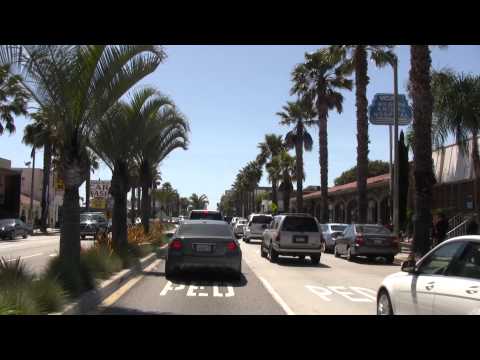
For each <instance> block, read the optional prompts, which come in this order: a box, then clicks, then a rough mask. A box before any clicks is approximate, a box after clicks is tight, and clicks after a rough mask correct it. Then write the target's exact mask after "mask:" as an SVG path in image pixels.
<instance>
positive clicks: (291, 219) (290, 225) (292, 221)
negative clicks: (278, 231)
mask: <svg viewBox="0 0 480 360" xmlns="http://www.w3.org/2000/svg"><path fill="white" fill-rule="evenodd" d="M282 230H283V231H305V232H318V226H317V223H316V222H315V220H314V219H312V218H309V217H297V216H288V217H286V218H285V220H284V222H283V226H282Z"/></svg>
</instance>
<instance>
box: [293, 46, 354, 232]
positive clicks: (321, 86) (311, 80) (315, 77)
mask: <svg viewBox="0 0 480 360" xmlns="http://www.w3.org/2000/svg"><path fill="white" fill-rule="evenodd" d="M339 55H340V54H339V53H338V52H337V53H334V54H330V53H329V52H328V50H327V49H321V50H319V51H317V52H315V53H313V54H308V53H307V54H305V62H304V63H302V64H299V65H297V66H296V67H295V69H294V70H293V72H292V81H293V84H294V85H293V87H292V90H291V93H292V94H298V95H300V96H303V97H306V98H307V99H309V100H310V101H311V103H312V104H311V106H312V107H315V108H316V111H317V114H318V127H319V132H318V138H319V163H320V185H321V187H320V188H321V192H322V197H321V212H320V214H321V215H320V218H321V221H322V222H328V141H327V136H328V132H327V120H328V112H329V111H330V110H334V109H335V110H337V112H338V113H342V111H343V95H342V94H341V93H340V92H339V91H338V90H344V89H345V90H351V89H352V81H351V80H349V79H347V78H346V77H345V75H346V74H345V71H344V70H343V68H342V67H341V66H339V65H338V63H339V61H340V57H339Z"/></svg>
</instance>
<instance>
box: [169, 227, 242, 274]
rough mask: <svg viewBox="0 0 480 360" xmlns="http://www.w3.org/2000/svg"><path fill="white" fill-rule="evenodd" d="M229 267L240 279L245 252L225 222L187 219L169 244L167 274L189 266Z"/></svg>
mask: <svg viewBox="0 0 480 360" xmlns="http://www.w3.org/2000/svg"><path fill="white" fill-rule="evenodd" d="M198 268H205V269H215V270H217V269H218V270H228V271H230V272H233V273H234V274H235V277H236V278H240V277H241V274H242V251H241V250H240V245H239V243H238V241H237V239H235V237H234V235H233V232H232V228H231V227H230V225H229V224H228V223H226V222H224V221H217V220H185V221H184V222H183V223H181V224H180V226H179V227H178V229H177V231H176V232H175V233H174V234H173V236H172V240H171V242H170V244H169V246H168V251H167V257H166V263H165V275H166V277H167V278H168V277H171V276H172V275H175V273H177V272H178V271H181V270H186V269H198Z"/></svg>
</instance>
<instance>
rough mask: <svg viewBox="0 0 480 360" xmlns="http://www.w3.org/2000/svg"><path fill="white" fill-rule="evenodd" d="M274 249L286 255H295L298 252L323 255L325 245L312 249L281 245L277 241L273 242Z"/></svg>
mask: <svg viewBox="0 0 480 360" xmlns="http://www.w3.org/2000/svg"><path fill="white" fill-rule="evenodd" d="M273 249H274V250H275V251H276V252H277V253H279V254H280V255H281V254H285V255H292V256H295V255H296V254H298V255H309V254H312V255H321V254H322V252H323V247H320V248H311V249H305V248H303V249H292V248H284V247H280V246H279V245H278V244H276V243H273Z"/></svg>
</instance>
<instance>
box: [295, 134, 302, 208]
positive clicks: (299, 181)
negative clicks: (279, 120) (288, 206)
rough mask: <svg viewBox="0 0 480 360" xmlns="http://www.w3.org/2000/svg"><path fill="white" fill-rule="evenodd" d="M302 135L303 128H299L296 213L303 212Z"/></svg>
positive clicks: (296, 149)
mask: <svg viewBox="0 0 480 360" xmlns="http://www.w3.org/2000/svg"><path fill="white" fill-rule="evenodd" d="M302 135H303V128H302V127H301V126H300V127H299V133H297V139H298V140H297V143H296V144H295V153H296V156H297V163H296V166H297V196H296V198H297V199H296V200H297V201H296V202H297V206H296V208H297V213H301V212H303V179H302V174H303V171H302V169H303V144H302V142H303V141H302V137H301V136H302Z"/></svg>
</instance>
